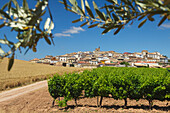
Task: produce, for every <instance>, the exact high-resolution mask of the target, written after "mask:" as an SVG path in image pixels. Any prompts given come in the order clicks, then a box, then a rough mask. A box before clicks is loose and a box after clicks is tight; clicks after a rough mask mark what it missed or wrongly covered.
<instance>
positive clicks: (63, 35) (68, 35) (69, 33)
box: [54, 26, 85, 37]
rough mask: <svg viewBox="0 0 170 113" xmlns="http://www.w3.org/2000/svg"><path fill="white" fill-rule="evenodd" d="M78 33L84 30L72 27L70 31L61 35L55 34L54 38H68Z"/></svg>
mask: <svg viewBox="0 0 170 113" xmlns="http://www.w3.org/2000/svg"><path fill="white" fill-rule="evenodd" d="M80 31H85V30H84V29H83V28H81V27H74V26H73V27H71V28H70V29H67V30H65V31H63V32H62V33H55V34H54V36H56V37H70V36H71V34H77V33H80Z"/></svg>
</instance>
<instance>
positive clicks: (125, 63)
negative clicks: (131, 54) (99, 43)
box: [120, 61, 130, 67]
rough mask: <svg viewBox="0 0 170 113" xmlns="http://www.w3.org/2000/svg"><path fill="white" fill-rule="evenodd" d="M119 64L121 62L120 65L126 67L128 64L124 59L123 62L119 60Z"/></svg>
mask: <svg viewBox="0 0 170 113" xmlns="http://www.w3.org/2000/svg"><path fill="white" fill-rule="evenodd" d="M120 64H121V65H125V66H126V67H128V66H129V65H130V64H129V63H128V62H125V61H124V62H121V63H120Z"/></svg>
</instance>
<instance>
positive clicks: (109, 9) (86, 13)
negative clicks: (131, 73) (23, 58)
mask: <svg viewBox="0 0 170 113" xmlns="http://www.w3.org/2000/svg"><path fill="white" fill-rule="evenodd" d="M48 2H49V0H37V5H36V6H35V9H30V8H29V6H28V4H27V1H26V0H23V5H22V6H19V5H18V3H17V0H9V2H8V3H6V4H5V5H4V6H3V7H2V8H1V9H0V19H3V20H4V22H3V23H2V24H1V25H0V28H2V27H5V26H7V27H11V31H15V32H17V36H16V38H17V40H18V42H17V43H14V42H11V41H9V40H8V39H7V37H6V36H5V35H4V39H0V43H1V44H6V45H8V46H9V47H10V51H9V52H4V51H3V50H2V48H1V47H0V56H1V57H6V56H9V57H11V58H10V60H9V66H8V70H10V69H11V67H12V65H13V62H14V55H15V51H16V50H17V49H19V50H20V48H27V50H26V52H27V51H28V50H29V49H32V50H33V51H34V52H36V46H37V42H38V41H39V39H42V38H44V39H45V40H46V42H47V43H48V44H50V45H51V43H53V35H52V33H51V30H52V29H53V28H54V23H53V19H52V14H51V12H50V8H49V6H48ZM60 3H62V4H64V6H65V9H66V10H68V11H70V12H73V13H76V14H78V15H80V18H79V19H77V20H74V21H72V22H73V23H76V22H79V21H81V22H83V21H84V23H83V24H82V25H81V27H82V26H84V25H86V24H87V25H89V27H88V28H93V27H96V26H98V27H100V28H102V29H104V30H103V32H102V34H105V33H107V32H109V31H110V30H114V35H116V34H117V33H118V32H119V31H120V30H121V29H123V28H124V27H125V25H127V24H129V23H130V22H131V23H130V24H133V22H134V21H135V20H136V19H137V20H139V21H140V20H142V22H141V23H140V24H139V25H138V28H140V27H142V26H143V24H144V23H145V22H146V21H154V20H155V19H154V16H155V15H160V16H162V19H161V20H160V22H159V24H158V26H160V25H161V24H162V23H163V22H164V21H165V20H170V0H106V3H104V2H103V6H102V7H98V6H97V4H96V3H95V1H93V7H94V10H95V13H94V11H93V10H92V9H91V8H90V5H89V3H88V1H87V0H81V6H79V5H78V2H77V0H63V1H60ZM46 7H47V9H48V11H49V15H50V17H49V18H48V19H47V20H46V22H45V25H44V28H43V29H42V28H41V26H40V25H41V24H40V23H41V21H42V16H43V15H44V14H45V13H46ZM49 38H50V39H51V40H50V39H49ZM26 52H25V53H26Z"/></svg>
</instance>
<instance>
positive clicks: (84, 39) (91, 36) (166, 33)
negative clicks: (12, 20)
mask: <svg viewBox="0 0 170 113" xmlns="http://www.w3.org/2000/svg"><path fill="white" fill-rule="evenodd" d="M7 1H9V0H4V1H1V5H3V4H5V2H7ZM27 1H29V4H30V5H31V6H33V5H34V3H35V2H34V0H27ZM88 1H89V3H90V2H92V0H88ZM95 1H96V3H97V5H98V6H102V3H106V2H105V1H104V0H95ZM1 5H0V6H1ZM49 5H50V8H51V12H52V15H53V18H54V22H55V28H54V30H53V31H52V33H53V34H54V36H55V38H54V43H55V46H54V45H48V44H47V43H46V42H45V41H44V40H40V41H39V43H38V46H37V52H36V53H34V52H32V51H31V50H30V51H29V52H28V53H27V54H26V55H24V52H25V49H22V53H20V52H19V51H17V52H16V58H17V59H21V60H31V59H33V58H43V57H45V56H46V55H53V56H56V55H63V54H66V53H72V52H78V51H93V50H94V49H95V48H97V47H99V46H100V48H101V51H110V50H113V51H115V52H119V53H123V52H141V51H142V50H148V51H149V52H155V51H158V52H160V53H161V54H163V55H167V56H168V57H170V44H169V43H170V22H169V21H165V22H164V24H163V25H162V26H161V27H158V26H157V25H158V23H159V21H160V20H161V18H160V17H155V18H156V20H157V21H154V22H149V21H148V22H146V23H145V24H144V26H142V27H141V28H140V29H138V24H139V23H140V22H141V21H135V22H134V23H133V25H131V26H130V25H127V26H125V29H123V30H121V31H120V32H119V33H118V34H117V35H113V33H114V32H113V30H112V31H110V32H109V33H107V34H105V35H102V34H101V33H102V31H103V29H101V28H97V27H96V28H91V29H88V28H87V27H88V26H84V27H82V28H80V27H79V26H80V25H81V24H82V23H81V22H78V23H72V21H73V20H76V19H78V18H79V16H78V15H76V14H74V13H71V12H68V11H66V10H65V9H64V6H63V5H62V4H60V3H59V2H58V0H50V4H49ZM1 7H2V6H1ZM47 16H48V14H47V15H45V16H44V20H46V18H47ZM0 22H1V21H0ZM4 34H6V35H7V37H8V39H10V40H12V41H15V37H16V33H14V32H10V29H9V28H2V29H0V37H1V38H3V35H4ZM3 49H5V50H7V48H6V46H3Z"/></svg>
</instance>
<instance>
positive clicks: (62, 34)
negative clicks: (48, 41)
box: [54, 33, 71, 37]
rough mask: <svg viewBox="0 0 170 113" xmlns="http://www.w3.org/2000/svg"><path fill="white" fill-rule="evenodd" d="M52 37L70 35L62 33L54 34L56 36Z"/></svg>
mask: <svg viewBox="0 0 170 113" xmlns="http://www.w3.org/2000/svg"><path fill="white" fill-rule="evenodd" d="M54 36H56V37H70V36H71V35H70V34H64V33H56V34H54Z"/></svg>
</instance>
